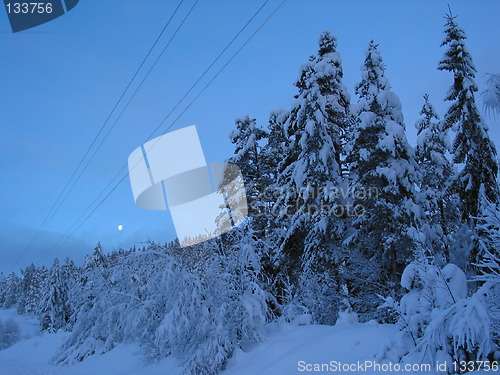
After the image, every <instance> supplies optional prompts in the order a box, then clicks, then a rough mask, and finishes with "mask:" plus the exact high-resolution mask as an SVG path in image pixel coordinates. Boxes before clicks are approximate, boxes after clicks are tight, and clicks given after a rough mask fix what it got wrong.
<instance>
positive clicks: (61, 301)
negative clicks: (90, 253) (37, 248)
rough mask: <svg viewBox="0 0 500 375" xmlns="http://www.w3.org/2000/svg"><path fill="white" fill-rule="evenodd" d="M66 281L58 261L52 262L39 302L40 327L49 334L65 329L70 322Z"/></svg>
mask: <svg viewBox="0 0 500 375" xmlns="http://www.w3.org/2000/svg"><path fill="white" fill-rule="evenodd" d="M68 293H69V288H68V281H67V278H66V275H65V274H64V270H63V269H62V268H61V266H60V264H59V260H58V259H56V260H54V263H53V265H52V267H51V269H50V272H49V275H48V278H47V280H46V284H45V286H44V290H43V293H42V298H41V301H40V314H41V316H40V327H41V329H42V330H47V331H49V332H51V333H53V332H56V331H57V330H59V329H61V328H62V329H65V328H66V325H67V324H68V323H69V321H70V317H71V307H70V306H69V303H68V299H69V297H68Z"/></svg>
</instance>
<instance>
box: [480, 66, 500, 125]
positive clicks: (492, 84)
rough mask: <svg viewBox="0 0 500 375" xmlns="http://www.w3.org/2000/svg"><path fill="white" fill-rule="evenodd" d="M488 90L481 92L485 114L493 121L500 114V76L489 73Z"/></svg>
mask: <svg viewBox="0 0 500 375" xmlns="http://www.w3.org/2000/svg"><path fill="white" fill-rule="evenodd" d="M487 77H488V78H487V79H486V88H485V89H484V90H483V91H482V92H481V97H482V99H483V108H484V112H485V113H486V114H487V115H488V114H489V115H490V118H491V119H492V120H493V119H495V118H496V116H498V115H499V114H500V74H492V73H489V74H488V75H487Z"/></svg>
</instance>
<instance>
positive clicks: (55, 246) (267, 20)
mask: <svg viewBox="0 0 500 375" xmlns="http://www.w3.org/2000/svg"><path fill="white" fill-rule="evenodd" d="M269 1H270V0H266V1H265V2H264V4H263V5H262V6H261V7H260V8H259V9H258V10H257V11H256V12H255V14H254V15H253V16H252V17H251V18H250V20H249V21H248V22H247V23H246V24H245V25H244V26H243V28H242V29H241V30H240V31H239V32H238V33H237V35H236V36H235V37H234V38H233V39H232V40H231V41H230V42H229V44H228V45H227V46H226V47H225V48H224V50H223V52H221V54H219V56H218V57H217V58H216V60H215V61H214V62H212V63H211V64H210V66H209V68H208V69H206V70H205V71H204V72H203V74H202V75H201V76H200V77H199V78H198V79H197V80H196V82H195V84H194V85H193V86H192V87H191V88H190V89H189V90H188V93H186V94H185V95H184V96H183V97H182V98H181V100H180V101H179V102H178V103H177V104H176V105H175V106H174V109H175V108H176V107H178V105H179V104H180V103H181V102H182V101H183V100H184V98H185V97H186V96H187V95H188V94H189V92H190V91H191V90H192V89H193V87H194V86H196V84H197V83H198V82H199V81H200V80H201V79H202V78H203V77H204V75H206V73H207V72H208V70H209V69H210V68H211V67H212V66H213V65H214V64H215V62H216V61H217V60H218V59H219V58H220V56H222V54H223V53H224V52H225V51H226V50H227V49H228V48H229V46H230V45H231V44H232V43H233V42H234V40H235V39H236V38H237V37H238V35H240V34H241V33H242V31H243V30H244V29H245V28H246V27H247V26H248V24H249V23H250V22H251V21H252V20H253V19H254V18H255V17H256V16H257V14H258V13H259V12H260V11H261V10H262V8H263V7H264V6H265V5H266V4H267V3H268V2H269ZM286 1H287V0H282V1H281V3H280V4H279V5H278V6H277V7H276V8H275V9H274V10H273V12H272V13H271V14H270V15H269V16H268V17H267V18H266V19H265V20H264V21H263V22H262V23H261V24H260V25H259V27H258V28H257V29H256V30H255V31H254V32H253V33H252V34H251V35H250V37H248V38H247V39H246V41H245V42H244V43H243V45H242V46H241V47H240V48H239V49H238V50H237V51H236V52H235V53H234V54H233V55H232V56H231V57H230V58H229V60H228V61H227V62H226V63H225V64H224V65H223V66H222V68H220V69H219V71H217V73H216V74H215V75H214V76H213V77H212V78H211V79H210V81H208V83H207V84H206V85H205V86H204V87H203V88H202V89H201V91H200V92H199V93H198V94H197V95H196V96H195V97H194V99H193V100H191V102H190V103H189V104H188V105H187V106H186V107H185V108H184V110H183V111H182V112H181V113H180V114H179V115H178V116H177V117H176V119H175V120H174V121H173V122H172V123H171V124H170V125H169V126H168V127H167V128H166V129H165V131H164V132H163V134H165V133H166V132H167V131H168V130H169V129H170V128H171V127H172V126H174V125H175V123H176V122H177V121H178V120H179V119H180V117H181V116H182V115H183V114H184V113H185V112H186V111H187V110H188V109H189V108H190V107H191V106H192V105H193V104H194V102H195V101H196V100H197V99H198V98H199V97H200V96H201V95H202V94H203V92H204V91H205V90H206V89H207V88H208V87H209V86H210V85H211V84H212V83H213V82H214V81H215V79H216V78H217V77H218V76H219V75H220V74H221V73H222V72H223V71H224V70H225V69H226V67H227V66H228V65H229V64H230V63H231V62H232V61H233V60H234V59H235V57H236V56H237V55H238V54H239V53H240V52H241V51H242V50H243V48H245V46H246V45H247V44H248V43H249V42H250V41H251V40H252V39H253V37H254V36H255V35H256V34H257V33H258V32H259V31H260V30H261V29H262V28H263V27H264V26H265V25H266V24H267V22H269V20H270V19H271V18H272V17H273V16H274V14H276V12H278V10H279V9H280V8H281V7H282V6H283V5H284V4H285V2H286ZM174 109H173V110H174ZM173 110H171V111H170V112H169V113H168V114H167V116H165V118H163V120H162V121H161V122H160V123H159V125H158V126H157V127H156V128H155V130H154V131H153V132H152V134H154V133H155V132H156V131H157V130H158V129H159V128H160V127H161V126H162V125H163V124H164V123H165V121H166V120H167V119H168V118H169V117H170V115H171V114H172V112H173ZM151 136H152V135H151ZM151 136H150V137H151ZM150 137H149V138H150ZM149 138H148V139H149ZM155 144H156V142H154V143H153V144H152V145H151V147H150V148H149V149H151V148H152V147H154V145H155ZM136 165H137V164H136ZM136 165H134V166H132V169H134V168H135V166H136ZM127 166H128V164H125V165H124V166H123V167H122V168H121V169H120V170H119V171H118V173H117V174H116V175H115V176H114V177H113V179H112V180H111V181H110V182H109V183H108V185H107V186H106V187H105V188H104V189H103V190H102V191H101V193H100V194H99V196H98V198H97V199H95V200H94V201H93V202H92V203H91V204H90V205H89V206H88V207H87V209H86V210H85V211H84V213H83V214H82V215H81V216H80V217H79V218H78V219H77V220H76V221H75V222H74V223H73V225H72V226H71V227H70V229H69V230H68V231H67V232H66V233H65V234H64V235H63V237H62V239H61V240H60V241H58V242H57V243H56V244H55V245H54V246H53V247H52V248H50V249H49V250H48V251H47V252H46V253H45V254H44V255H42V256H41V257H40V259H43V257H44V256H46V255H47V254H48V253H50V252H51V251H53V250H55V249H57V248H58V247H59V246H61V245H63V244H64V243H65V242H66V241H67V240H68V239H70V238H71V237H72V236H73V234H74V233H76V231H78V229H80V227H81V226H82V225H83V224H85V222H87V220H88V219H89V218H90V217H91V216H92V215H93V214H94V213H95V212H96V211H97V209H98V208H99V207H100V206H101V205H102V204H103V203H104V202H105V201H106V200H107V199H108V198H109V196H110V195H111V194H112V193H113V192H114V191H115V190H116V189H117V188H118V186H119V185H120V184H121V183H122V182H123V181H124V180H125V179H126V178H127V177H128V175H129V173H128V172H127V173H126V174H125V175H124V176H123V177H122V178H121V179H120V180H119V181H118V182H117V183H116V184H115V185H114V186H113V188H112V189H111V190H110V191H109V192H108V193H107V194H106V195H105V196H104V198H102V200H101V201H100V202H99V203H98V204H97V206H95V207H94V208H93V209H92V211H90V213H89V214H88V215H87V216H86V217H85V219H83V220H82V221H81V222H80V223H79V224H78V225H77V223H78V221H80V219H81V218H82V217H83V216H84V215H85V212H87V211H88V210H90V209H91V207H92V205H93V204H94V203H95V202H96V201H97V200H98V199H99V197H100V196H102V195H103V194H104V192H105V191H106V189H107V188H108V187H109V186H110V185H111V184H112V182H113V181H114V180H115V179H116V178H117V177H118V176H119V175H120V174H121V173H122V172H123V170H124V169H126V168H127ZM75 225H77V226H76V228H74V229H73V230H71V229H72V228H73V227H74V226H75ZM68 232H70V233H69V234H68Z"/></svg>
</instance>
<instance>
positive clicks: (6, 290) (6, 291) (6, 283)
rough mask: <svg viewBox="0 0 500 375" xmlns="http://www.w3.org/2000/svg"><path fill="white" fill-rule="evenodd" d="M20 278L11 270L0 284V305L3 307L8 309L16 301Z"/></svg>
mask: <svg viewBox="0 0 500 375" xmlns="http://www.w3.org/2000/svg"><path fill="white" fill-rule="evenodd" d="M21 281H22V280H21V278H20V277H19V276H17V275H16V274H15V273H14V272H11V273H10V274H9V275H8V276H7V277H6V278H5V279H3V280H2V284H1V285H0V286H1V287H2V288H1V289H0V306H1V307H2V308H4V309H10V308H11V307H13V306H14V305H15V304H16V303H17V302H18V297H19V294H20V289H21Z"/></svg>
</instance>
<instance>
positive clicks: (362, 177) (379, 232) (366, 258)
mask: <svg viewBox="0 0 500 375" xmlns="http://www.w3.org/2000/svg"><path fill="white" fill-rule="evenodd" d="M361 69H362V80H361V82H360V83H359V84H358V85H357V86H356V93H357V94H358V95H359V102H358V110H357V111H358V113H357V116H358V123H357V125H356V128H355V131H354V134H353V138H352V141H351V142H352V144H351V147H350V155H349V157H348V161H349V163H350V175H351V192H352V195H353V198H354V205H355V206H356V207H358V208H361V211H359V210H357V211H359V212H357V213H356V218H355V219H354V222H353V224H354V229H355V230H354V232H353V233H351V235H350V236H349V237H348V239H347V240H346V243H347V244H349V245H350V252H349V254H348V259H347V262H346V263H347V266H346V267H347V273H348V274H349V275H348V278H349V280H348V286H349V287H350V291H349V292H350V293H351V295H353V296H354V299H355V300H354V301H353V302H354V304H355V306H354V308H355V310H358V311H359V312H360V313H367V314H369V313H370V311H371V312H373V307H374V306H376V305H377V297H376V294H377V293H378V294H388V293H392V294H393V293H394V291H396V292H397V291H398V280H399V278H400V276H401V273H402V271H403V269H404V266H405V264H406V263H407V261H408V259H409V258H410V257H411V255H412V252H413V249H414V248H415V241H414V239H415V236H416V230H415V222H416V220H417V219H418V218H419V217H420V215H421V213H420V210H419V208H418V206H417V205H416V203H415V197H414V184H415V172H416V163H415V160H414V156H413V150H412V148H411V147H410V145H409V144H408V142H407V140H406V135H405V125H404V123H403V115H402V113H401V103H400V101H399V98H398V97H397V96H396V94H394V93H393V92H392V91H391V88H390V85H389V82H388V80H387V77H386V76H385V65H384V64H383V62H382V57H381V55H380V52H379V51H378V45H377V44H375V42H373V41H371V42H370V44H369V47H368V49H367V51H366V59H365V62H364V64H363V66H362V68H361Z"/></svg>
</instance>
